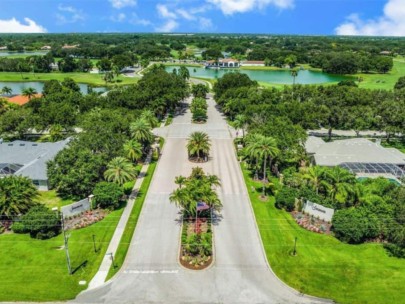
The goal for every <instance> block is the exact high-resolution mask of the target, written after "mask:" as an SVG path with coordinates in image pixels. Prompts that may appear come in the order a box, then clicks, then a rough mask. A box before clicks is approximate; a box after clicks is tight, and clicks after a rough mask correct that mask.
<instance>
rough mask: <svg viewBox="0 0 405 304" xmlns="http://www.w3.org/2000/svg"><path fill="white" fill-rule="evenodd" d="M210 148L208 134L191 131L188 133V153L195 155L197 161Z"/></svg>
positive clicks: (205, 154)
mask: <svg viewBox="0 0 405 304" xmlns="http://www.w3.org/2000/svg"><path fill="white" fill-rule="evenodd" d="M210 148H211V143H210V139H209V137H208V134H206V133H204V132H193V133H191V134H190V136H189V138H188V141H187V151H188V155H189V156H190V157H191V156H196V157H197V161H201V157H203V156H208V154H209V152H210Z"/></svg>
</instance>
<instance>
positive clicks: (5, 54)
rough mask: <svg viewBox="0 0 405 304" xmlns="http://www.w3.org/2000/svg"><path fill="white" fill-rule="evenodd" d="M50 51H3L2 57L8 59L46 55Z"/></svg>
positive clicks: (0, 53)
mask: <svg viewBox="0 0 405 304" xmlns="http://www.w3.org/2000/svg"><path fill="white" fill-rule="evenodd" d="M47 53H48V51H34V52H7V51H5V52H4V51H1V52H0V57H7V56H20V55H24V56H34V55H41V56H43V55H46V54H47Z"/></svg>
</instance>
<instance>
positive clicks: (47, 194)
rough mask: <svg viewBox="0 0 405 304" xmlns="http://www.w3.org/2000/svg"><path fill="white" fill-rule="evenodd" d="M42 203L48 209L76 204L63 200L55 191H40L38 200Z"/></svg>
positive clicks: (70, 200) (69, 200)
mask: <svg viewBox="0 0 405 304" xmlns="http://www.w3.org/2000/svg"><path fill="white" fill-rule="evenodd" d="M37 200H38V201H39V202H40V203H43V204H45V205H46V206H47V207H48V208H50V209H52V208H53V207H58V208H60V207H62V206H66V205H69V204H71V203H73V202H74V200H72V199H62V198H60V197H59V196H58V194H57V193H56V191H55V190H49V191H39V197H38V199H37Z"/></svg>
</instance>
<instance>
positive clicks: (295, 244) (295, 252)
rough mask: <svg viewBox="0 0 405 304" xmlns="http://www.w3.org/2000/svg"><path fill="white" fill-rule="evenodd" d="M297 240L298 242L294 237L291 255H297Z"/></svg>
mask: <svg viewBox="0 0 405 304" xmlns="http://www.w3.org/2000/svg"><path fill="white" fill-rule="evenodd" d="M297 240H298V238H297V237H295V239H294V251H293V255H296V254H297Z"/></svg>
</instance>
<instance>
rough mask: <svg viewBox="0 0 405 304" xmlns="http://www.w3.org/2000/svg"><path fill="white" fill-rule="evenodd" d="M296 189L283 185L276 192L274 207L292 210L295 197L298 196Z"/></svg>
mask: <svg viewBox="0 0 405 304" xmlns="http://www.w3.org/2000/svg"><path fill="white" fill-rule="evenodd" d="M298 194H299V192H298V190H297V189H294V188H290V187H283V188H281V190H280V191H279V192H278V193H277V194H276V207H277V208H279V209H285V210H287V211H293V210H294V208H295V199H296V198H297V197H298Z"/></svg>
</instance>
